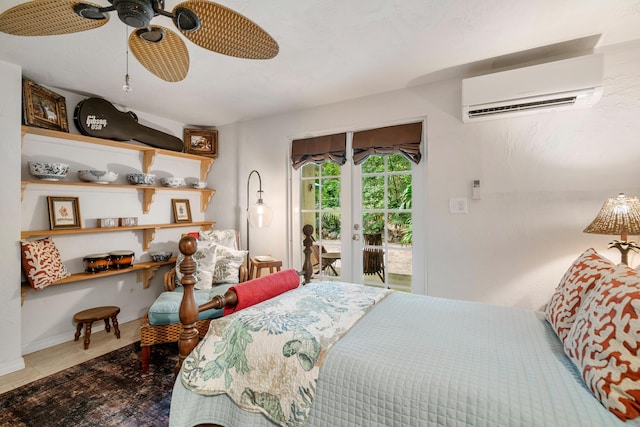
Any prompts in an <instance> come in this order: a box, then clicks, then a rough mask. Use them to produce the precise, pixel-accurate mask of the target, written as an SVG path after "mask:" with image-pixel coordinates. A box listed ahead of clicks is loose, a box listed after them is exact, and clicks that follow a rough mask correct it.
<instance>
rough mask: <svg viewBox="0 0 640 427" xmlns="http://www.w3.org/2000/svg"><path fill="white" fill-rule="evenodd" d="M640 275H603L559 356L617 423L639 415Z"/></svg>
mask: <svg viewBox="0 0 640 427" xmlns="http://www.w3.org/2000/svg"><path fill="white" fill-rule="evenodd" d="M639 346H640V274H639V273H638V272H636V271H635V270H632V269H630V268H628V267H625V266H620V267H616V268H615V269H614V270H613V271H611V272H609V273H604V274H603V275H602V278H601V279H600V280H599V281H598V283H597V284H596V286H595V287H594V289H593V291H592V292H591V293H589V295H587V297H586V298H585V301H584V305H583V306H582V309H581V310H580V312H579V313H578V315H577V316H576V321H575V323H574V324H573V327H572V328H571V330H570V331H569V334H568V335H567V339H566V341H565V353H566V354H567V355H568V356H569V357H570V358H571V360H572V361H573V363H574V364H575V365H576V367H577V368H578V370H579V371H580V373H581V374H582V378H583V379H584V381H585V383H586V384H587V386H588V387H589V388H590V389H591V391H592V392H593V394H594V395H595V396H596V397H597V398H598V399H599V400H600V402H602V404H603V405H604V406H605V407H606V408H607V409H609V411H611V412H613V413H614V414H615V415H616V416H617V417H618V418H620V419H621V420H630V419H633V418H636V417H638V416H639V415H640V359H639V358H638V347H639Z"/></svg>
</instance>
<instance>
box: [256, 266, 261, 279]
mask: <svg viewBox="0 0 640 427" xmlns="http://www.w3.org/2000/svg"><path fill="white" fill-rule="evenodd" d="M256 270H257V271H256V279H257V278H258V277H260V276H262V269H261V268H256Z"/></svg>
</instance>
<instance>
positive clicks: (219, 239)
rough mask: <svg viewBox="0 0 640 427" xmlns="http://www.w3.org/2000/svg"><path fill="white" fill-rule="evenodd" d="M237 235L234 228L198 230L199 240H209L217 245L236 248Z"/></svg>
mask: <svg viewBox="0 0 640 427" xmlns="http://www.w3.org/2000/svg"><path fill="white" fill-rule="evenodd" d="M237 235H238V232H237V231H236V230H206V231H201V232H200V235H199V240H211V241H213V242H215V243H216V244H218V245H222V246H227V247H230V248H233V249H236V250H238V249H239V248H238V237H237Z"/></svg>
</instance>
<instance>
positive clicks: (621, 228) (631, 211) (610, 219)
mask: <svg viewBox="0 0 640 427" xmlns="http://www.w3.org/2000/svg"><path fill="white" fill-rule="evenodd" d="M584 232H585V233H595V234H611V235H618V234H619V235H620V236H622V240H626V238H627V236H628V235H639V234H640V200H638V198H637V197H627V196H625V195H624V194H622V193H620V194H618V196H617V197H613V198H610V199H607V201H606V202H604V205H602V209H600V212H599V213H598V215H597V216H596V218H595V219H594V220H593V221H592V222H591V224H589V226H588V227H587V228H585V229H584Z"/></svg>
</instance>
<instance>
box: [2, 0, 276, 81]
mask: <svg viewBox="0 0 640 427" xmlns="http://www.w3.org/2000/svg"><path fill="white" fill-rule="evenodd" d="M109 2H110V3H111V6H107V7H102V6H100V5H97V4H93V3H89V2H78V1H77V0H33V1H28V2H26V3H22V4H19V5H17V6H14V7H12V8H10V9H8V10H6V11H4V12H3V13H1V14H0V31H1V32H3V33H7V34H11V35H17V36H49V35H59V34H70V33H75V32H80V31H86V30H91V29H94V28H98V27H101V26H102V25H104V24H106V23H107V22H108V21H109V16H110V15H109V13H110V12H113V11H116V12H117V15H118V18H119V19H120V21H122V22H123V23H125V24H126V25H128V26H130V27H134V28H137V30H135V31H133V32H132V33H131V35H130V37H129V47H130V49H131V52H132V53H133V55H134V56H135V57H136V59H137V60H138V61H139V62H140V64H141V65H142V66H143V67H145V68H146V69H147V70H148V71H150V72H151V73H153V74H154V75H156V76H157V77H159V78H160V79H162V80H164V81H167V82H178V81H181V80H183V79H184V78H185V77H186V76H187V73H188V71H189V52H188V50H187V47H186V45H185V43H184V41H183V40H182V38H181V37H180V36H179V35H178V34H177V33H176V32H174V31H171V30H170V29H168V28H165V27H162V26H159V25H152V24H151V20H152V19H153V18H155V17H156V16H158V15H162V16H165V17H168V18H171V20H172V21H173V24H174V25H175V27H176V29H177V30H178V31H179V32H180V33H181V34H182V35H183V36H184V37H185V38H186V39H187V40H189V41H191V42H192V43H194V44H196V45H198V46H200V47H202V48H204V49H207V50H210V51H213V52H217V53H220V54H223V55H228V56H233V57H237V58H245V59H271V58H273V57H275V56H276V55H277V54H278V52H279V46H278V43H277V42H276V41H275V40H274V39H273V37H271V36H270V35H269V34H268V33H267V32H266V31H264V30H263V29H262V28H261V27H260V26H258V25H257V24H256V23H254V22H253V21H251V20H250V19H249V18H246V17H245V16H243V15H241V14H239V13H238V12H235V11H234V10H232V9H229V8H227V7H225V6H222V5H220V4H218V3H214V2H211V1H208V0H188V1H185V2H182V3H180V4H178V5H176V7H174V8H173V10H172V11H171V12H168V11H166V10H165V9H164V0H109Z"/></svg>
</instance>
